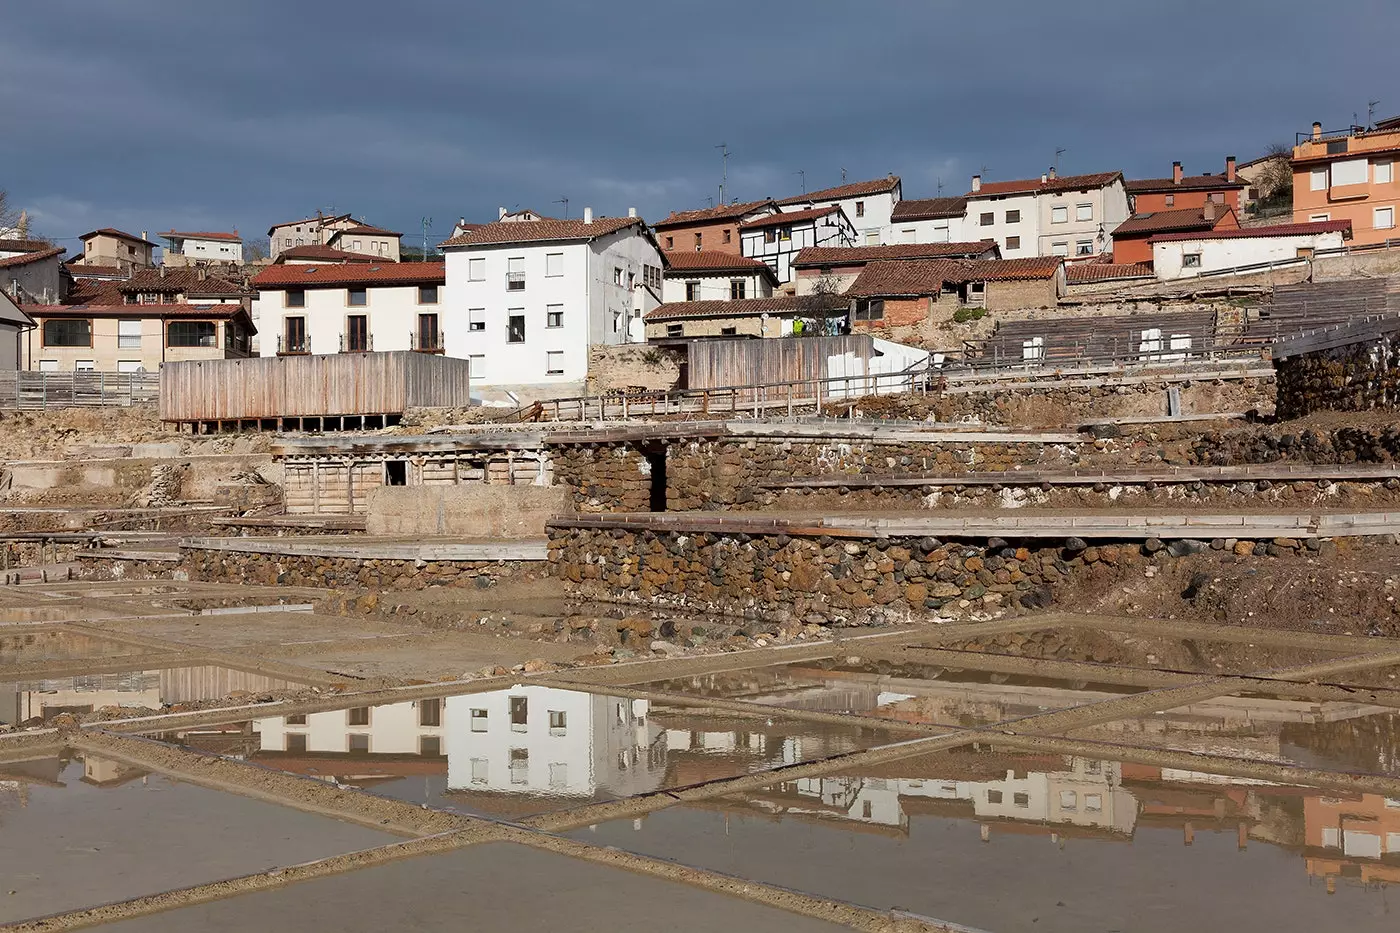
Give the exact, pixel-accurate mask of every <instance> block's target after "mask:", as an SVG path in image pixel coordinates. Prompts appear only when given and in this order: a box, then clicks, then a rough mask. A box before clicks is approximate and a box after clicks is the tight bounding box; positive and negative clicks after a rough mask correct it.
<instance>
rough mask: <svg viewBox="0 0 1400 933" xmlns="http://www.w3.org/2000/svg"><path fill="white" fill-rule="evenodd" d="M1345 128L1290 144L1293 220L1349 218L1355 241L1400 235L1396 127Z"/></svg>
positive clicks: (1399, 137)
mask: <svg viewBox="0 0 1400 933" xmlns="http://www.w3.org/2000/svg"><path fill="white" fill-rule="evenodd" d="M1389 122H1390V121H1387V123H1386V124H1385V126H1386V128H1385V129H1379V128H1376V129H1369V130H1368V129H1365V128H1362V127H1356V126H1353V127H1350V128H1348V129H1346V130H1342V131H1339V132H1335V133H1327V134H1324V133H1323V132H1322V124H1321V123H1314V124H1313V126H1312V135H1311V137H1309V138H1307V139H1304V140H1303V141H1302V142H1300V143H1299V144H1298V145H1296V146H1294V147H1293V222H1294V223H1306V222H1310V221H1319V220H1350V221H1351V229H1352V241H1353V243H1355V244H1356V245H1357V246H1364V245H1366V244H1371V243H1383V242H1385V241H1386V240H1391V239H1395V240H1400V232H1397V230H1396V226H1395V224H1396V211H1397V208H1400V178H1397V177H1396V172H1395V160H1396V159H1397V158H1400V129H1397V128H1394V127H1391V126H1389Z"/></svg>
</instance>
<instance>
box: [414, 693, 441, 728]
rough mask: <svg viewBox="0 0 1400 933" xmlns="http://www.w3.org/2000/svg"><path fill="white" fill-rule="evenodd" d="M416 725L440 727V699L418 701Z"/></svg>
mask: <svg viewBox="0 0 1400 933" xmlns="http://www.w3.org/2000/svg"><path fill="white" fill-rule="evenodd" d="M418 725H420V726H440V725H442V699H441V698H440V697H434V698H432V699H428V700H419V701H418Z"/></svg>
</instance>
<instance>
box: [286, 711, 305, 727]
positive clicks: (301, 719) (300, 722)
mask: <svg viewBox="0 0 1400 933" xmlns="http://www.w3.org/2000/svg"><path fill="white" fill-rule="evenodd" d="M287 725H289V726H304V725H306V714H305V713H302V714H301V715H300V716H288V717H287Z"/></svg>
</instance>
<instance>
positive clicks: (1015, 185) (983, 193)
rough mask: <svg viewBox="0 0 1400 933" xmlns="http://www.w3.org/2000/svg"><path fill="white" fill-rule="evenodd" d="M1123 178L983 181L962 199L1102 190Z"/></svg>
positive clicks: (1116, 174) (1093, 176)
mask: <svg viewBox="0 0 1400 933" xmlns="http://www.w3.org/2000/svg"><path fill="white" fill-rule="evenodd" d="M1122 177H1123V173H1122V172H1096V173H1094V174H1091V175H1057V176H1056V177H1054V178H1047V179H1046V180H1045V181H1041V180H1040V179H1039V178H1020V179H1017V180H1015V181H984V182H982V187H981V189H980V190H978V191H969V192H968V193H967V194H966V195H964V197H966V198H967V199H968V200H972V199H973V198H986V197H995V196H1001V195H1008V194H1041V193H1044V194H1053V193H1055V192H1061V191H1081V190H1087V189H1090V188H1102V187H1103V186H1104V185H1108V184H1112V183H1113V182H1114V181H1116V180H1118V179H1121V178H1122Z"/></svg>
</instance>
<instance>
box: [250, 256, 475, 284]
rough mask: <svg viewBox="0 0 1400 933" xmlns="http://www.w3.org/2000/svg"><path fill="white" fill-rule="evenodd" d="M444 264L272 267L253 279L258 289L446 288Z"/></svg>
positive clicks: (407, 263) (355, 264)
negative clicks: (442, 286)
mask: <svg viewBox="0 0 1400 933" xmlns="http://www.w3.org/2000/svg"><path fill="white" fill-rule="evenodd" d="M446 270H447V266H446V264H445V263H441V262H379V263H372V264H369V265H366V264H363V263H336V264H333V265H316V264H314V263H309V264H306V265H302V264H300V263H294V264H291V265H279V266H268V267H267V268H266V269H264V270H263V271H262V272H259V273H258V276H257V278H255V279H253V287H254V288H257V289H285V288H289V287H290V288H333V287H335V286H337V285H443V284H445V283H446V281H447V271H446Z"/></svg>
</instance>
